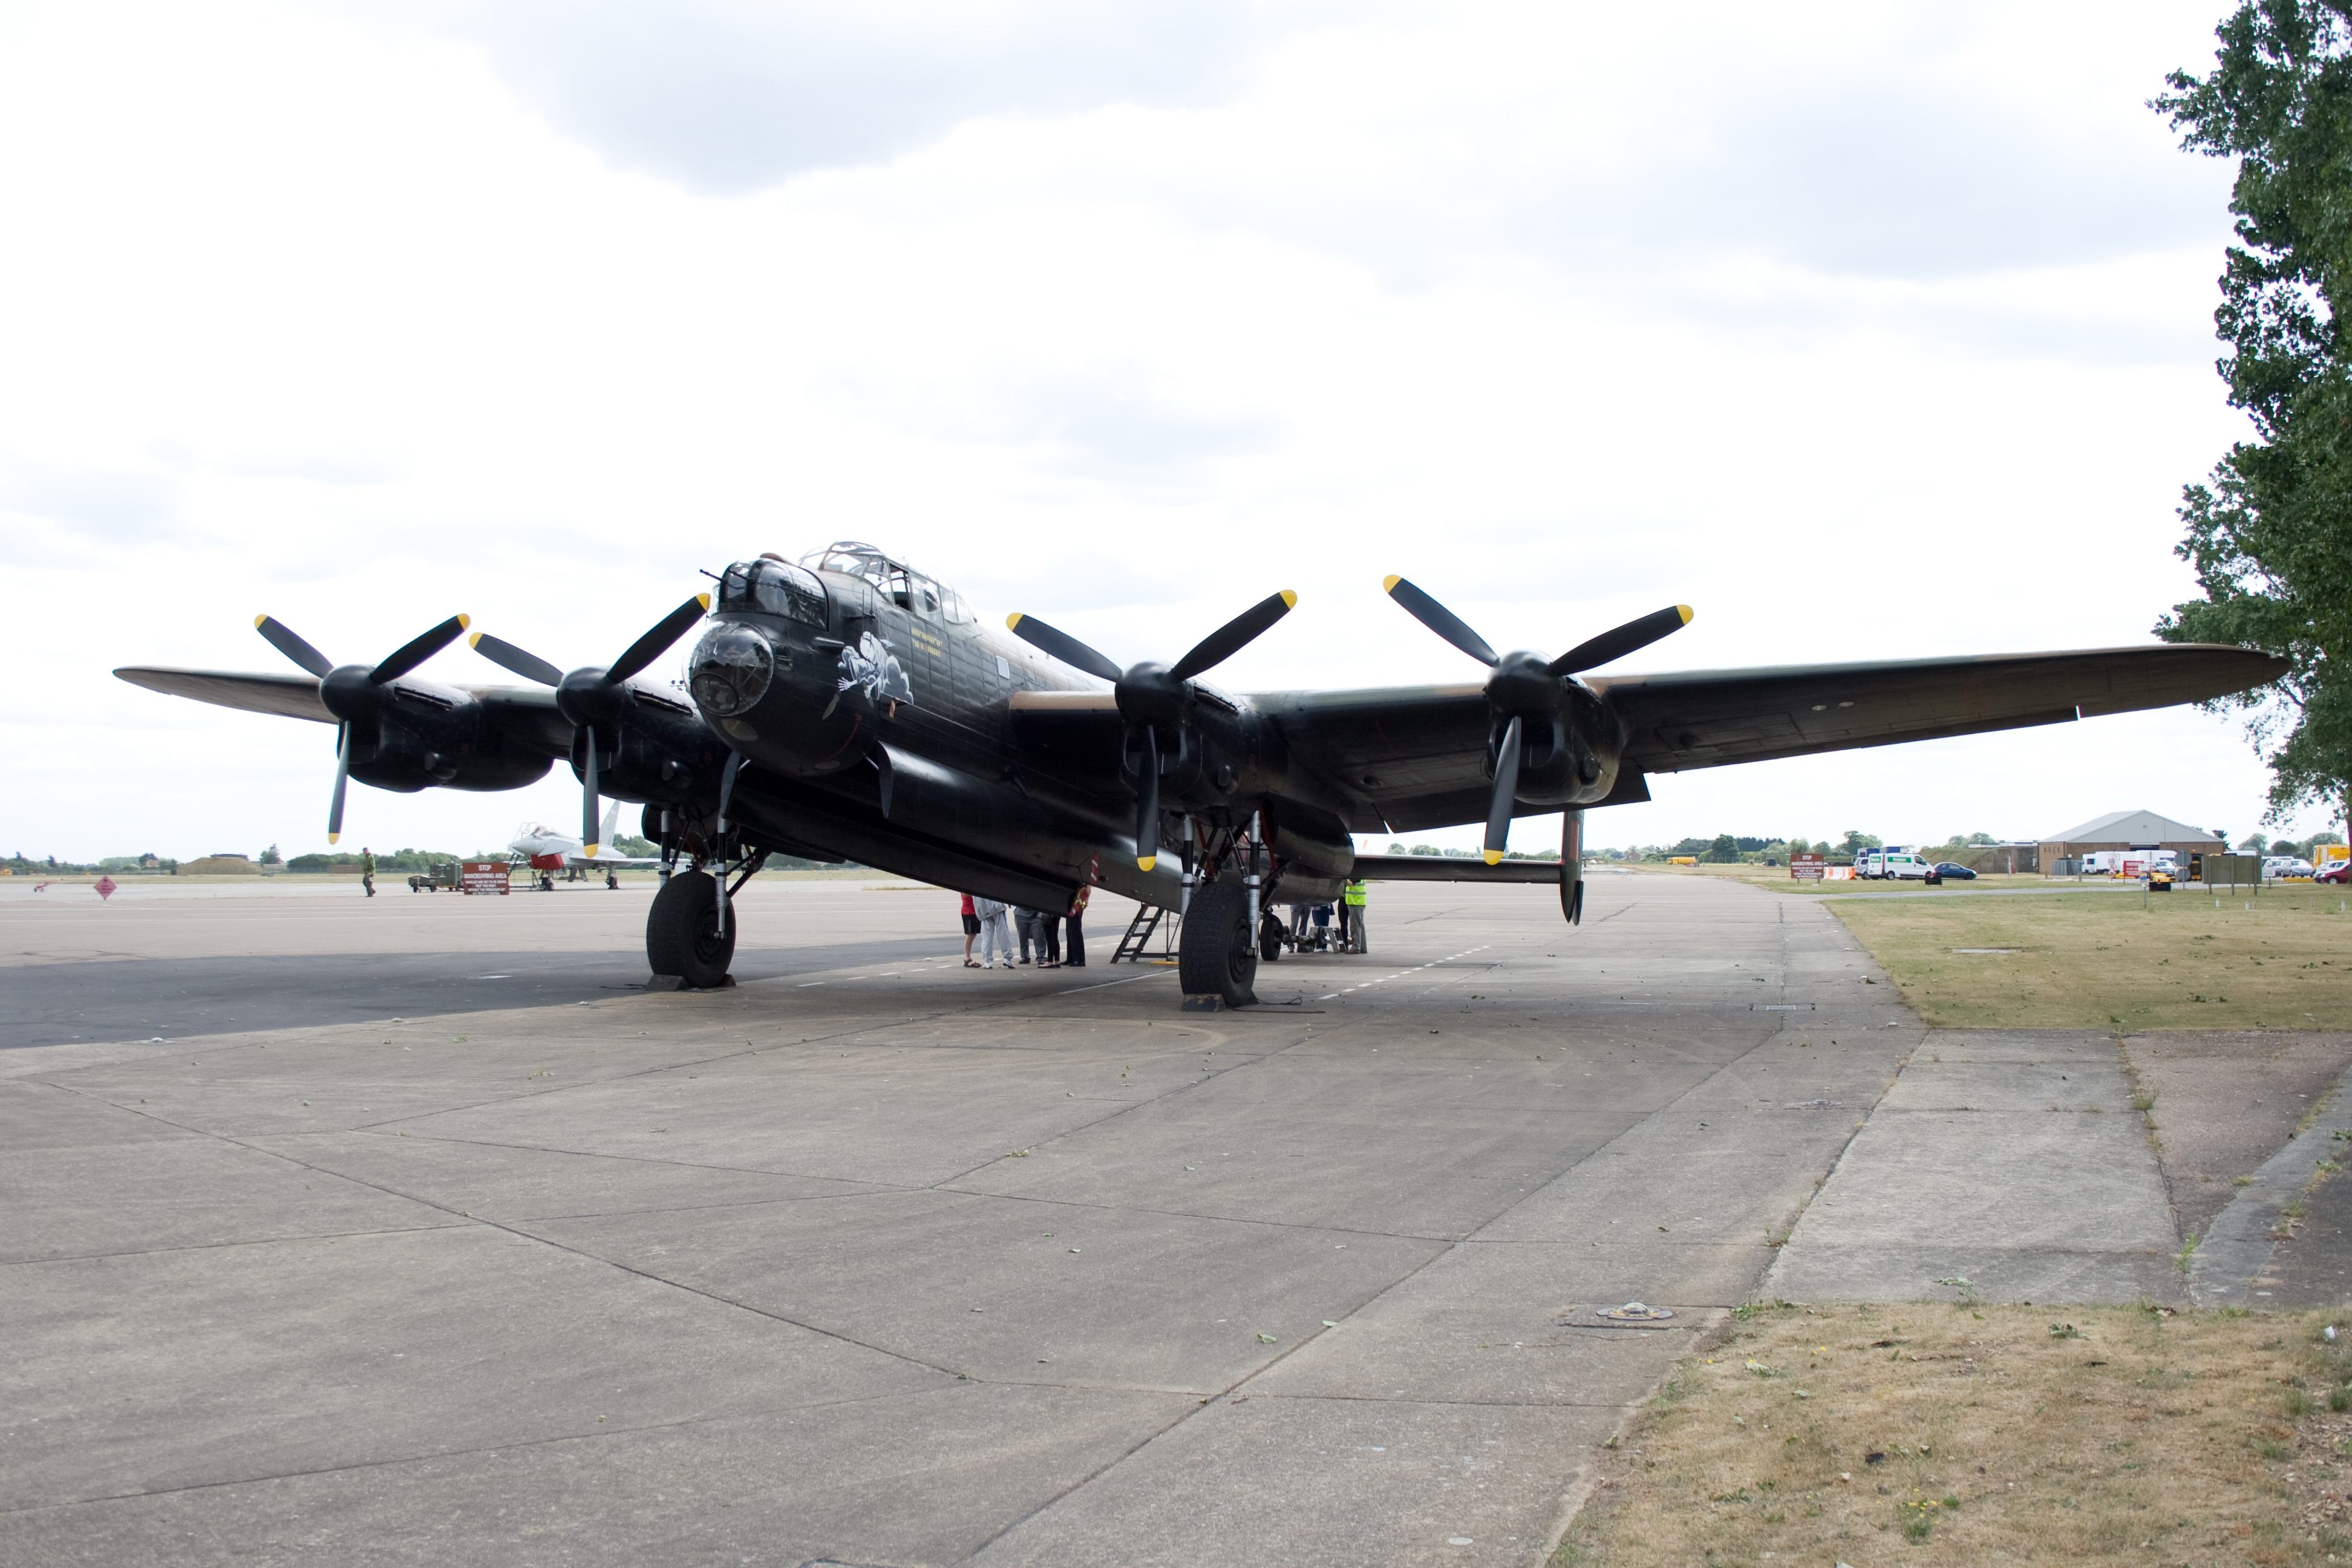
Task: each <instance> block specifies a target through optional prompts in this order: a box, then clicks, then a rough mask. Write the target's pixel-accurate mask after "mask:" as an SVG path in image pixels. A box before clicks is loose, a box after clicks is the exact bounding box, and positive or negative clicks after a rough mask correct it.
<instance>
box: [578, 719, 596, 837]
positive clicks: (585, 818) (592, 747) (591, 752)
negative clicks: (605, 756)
mask: <svg viewBox="0 0 2352 1568" xmlns="http://www.w3.org/2000/svg"><path fill="white" fill-rule="evenodd" d="M580 734H581V738H582V739H583V740H584V741H585V742H587V746H588V750H587V759H588V763H587V766H585V767H583V768H582V769H581V770H580V782H581V783H582V784H583V786H585V790H586V793H585V794H583V795H582V796H581V797H580V846H581V848H580V852H581V853H582V854H583V855H585V856H587V857H588V858H589V859H591V860H593V859H594V858H596V840H597V838H598V837H599V829H598V824H597V821H596V726H595V725H593V724H583V725H582V726H581V728H580Z"/></svg>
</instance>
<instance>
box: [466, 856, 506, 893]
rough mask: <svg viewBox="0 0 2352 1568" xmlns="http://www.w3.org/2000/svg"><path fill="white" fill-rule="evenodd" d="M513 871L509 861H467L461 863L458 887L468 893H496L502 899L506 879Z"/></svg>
mask: <svg viewBox="0 0 2352 1568" xmlns="http://www.w3.org/2000/svg"><path fill="white" fill-rule="evenodd" d="M513 870H514V862H512V861H511V860H467V861H465V862H463V863H462V868H461V870H460V874H459V877H458V886H459V887H461V888H463V889H465V890H466V891H467V892H468V893H496V894H498V895H499V896H500V897H501V898H503V897H505V896H506V893H507V891H508V888H507V877H508V875H509V873H510V872H512V871H513Z"/></svg>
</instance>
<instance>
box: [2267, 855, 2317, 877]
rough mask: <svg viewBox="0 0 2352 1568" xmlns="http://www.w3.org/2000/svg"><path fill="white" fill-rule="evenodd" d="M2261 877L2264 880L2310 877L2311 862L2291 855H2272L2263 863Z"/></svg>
mask: <svg viewBox="0 0 2352 1568" xmlns="http://www.w3.org/2000/svg"><path fill="white" fill-rule="evenodd" d="M2310 875H2311V862H2310V861H2308V860H2304V859H2299V858H2296V857H2294V856H2293V855H2273V856H2272V857H2271V858H2269V859H2267V860H2265V861H2263V876H2264V877H2266V878H2283V877H2308V876H2310Z"/></svg>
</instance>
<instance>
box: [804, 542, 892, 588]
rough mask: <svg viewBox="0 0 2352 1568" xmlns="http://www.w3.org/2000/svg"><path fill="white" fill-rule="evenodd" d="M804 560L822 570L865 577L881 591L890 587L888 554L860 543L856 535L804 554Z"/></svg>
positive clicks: (806, 563) (805, 562)
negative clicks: (854, 537)
mask: <svg viewBox="0 0 2352 1568" xmlns="http://www.w3.org/2000/svg"><path fill="white" fill-rule="evenodd" d="M801 563H802V564H803V565H804V566H805V565H813V566H814V567H815V568H816V569H817V570H818V571H820V572H838V573H840V574H842V575H844V576H845V577H863V578H865V579H866V581H867V582H868V583H871V584H874V586H875V588H876V590H877V591H878V592H880V593H885V594H887V593H888V592H889V591H890V571H891V564H890V562H889V560H888V558H887V557H886V556H885V555H884V554H883V553H882V552H880V551H879V550H877V549H875V548H874V546H872V545H870V544H860V543H859V542H857V541H856V540H854V539H845V540H842V541H840V542H838V543H835V544H828V545H826V546H825V547H824V549H823V550H820V551H818V552H815V553H814V554H813V555H803V556H802V557H801Z"/></svg>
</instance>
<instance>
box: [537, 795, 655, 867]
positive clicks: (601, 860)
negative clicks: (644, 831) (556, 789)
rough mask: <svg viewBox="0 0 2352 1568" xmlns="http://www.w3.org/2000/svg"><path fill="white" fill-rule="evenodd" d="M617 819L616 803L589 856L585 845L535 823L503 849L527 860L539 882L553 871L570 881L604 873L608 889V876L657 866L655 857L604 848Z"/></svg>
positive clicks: (619, 810)
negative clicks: (626, 869)
mask: <svg viewBox="0 0 2352 1568" xmlns="http://www.w3.org/2000/svg"><path fill="white" fill-rule="evenodd" d="M620 815H621V803H620V802H619V801H617V800H616V801H614V803H613V805H612V808H611V809H610V810H608V811H606V812H605V813H604V831H603V832H602V833H599V834H598V835H597V836H596V843H597V846H598V847H597V850H596V853H595V854H594V855H593V856H591V855H589V854H588V853H587V846H586V845H584V844H583V843H582V842H581V841H580V840H579V839H577V838H574V837H572V835H570V834H568V833H558V832H557V831H556V830H555V829H554V828H552V827H548V826H543V825H541V824H540V823H536V822H526V823H524V824H523V825H522V826H521V827H520V829H519V830H518V831H517V832H516V834H515V836H514V839H513V841H512V842H511V843H509V845H508V846H507V847H508V848H509V849H511V850H513V851H514V852H515V853H516V854H518V855H520V856H521V857H522V858H524V859H525V860H528V861H529V862H530V868H531V869H532V870H534V871H538V872H541V873H542V879H548V878H551V877H552V875H553V874H554V873H555V872H557V871H568V872H571V873H572V876H574V877H577V876H579V875H580V874H581V873H582V872H585V871H604V872H605V873H606V876H605V878H604V881H605V883H606V885H607V886H611V885H613V884H614V878H613V877H612V876H611V875H610V873H612V872H614V871H617V870H619V869H620V868H623V867H625V866H635V867H642V866H659V865H660V864H661V857H660V856H658V855H618V854H615V853H614V852H613V851H612V850H611V849H609V848H606V847H604V846H606V845H609V844H611V843H612V842H613V829H614V824H615V823H616V822H617V821H618V820H619V818H620Z"/></svg>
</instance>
